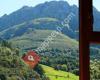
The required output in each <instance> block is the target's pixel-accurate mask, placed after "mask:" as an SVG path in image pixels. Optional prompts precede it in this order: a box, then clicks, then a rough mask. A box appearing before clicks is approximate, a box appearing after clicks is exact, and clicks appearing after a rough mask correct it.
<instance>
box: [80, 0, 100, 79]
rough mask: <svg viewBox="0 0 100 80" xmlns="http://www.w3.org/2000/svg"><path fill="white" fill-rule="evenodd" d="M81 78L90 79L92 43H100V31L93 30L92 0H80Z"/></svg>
mask: <svg viewBox="0 0 100 80" xmlns="http://www.w3.org/2000/svg"><path fill="white" fill-rule="evenodd" d="M79 15H80V18H79V22H80V24H79V25H80V33H79V38H80V39H79V52H80V56H79V57H80V80H90V50H89V45H90V43H100V32H94V31H93V10H92V0H79Z"/></svg>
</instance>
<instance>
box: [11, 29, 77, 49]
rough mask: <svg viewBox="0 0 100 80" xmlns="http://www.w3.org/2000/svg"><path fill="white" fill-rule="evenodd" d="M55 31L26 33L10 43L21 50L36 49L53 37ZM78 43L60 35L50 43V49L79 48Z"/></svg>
mask: <svg viewBox="0 0 100 80" xmlns="http://www.w3.org/2000/svg"><path fill="white" fill-rule="evenodd" d="M52 32H53V30H35V31H32V32H30V33H25V34H24V35H22V36H19V37H15V38H12V39H11V40H10V41H11V42H12V44H13V46H15V47H16V46H18V47H19V48H21V49H27V48H29V49H31V48H32V49H34V48H36V47H39V46H40V44H41V43H42V42H43V41H44V40H45V39H46V38H48V36H50V35H51V33H52ZM77 47H78V42H77V41H75V40H73V39H71V38H69V37H68V36H65V35H64V34H58V35H57V36H56V37H54V38H53V40H52V41H51V42H50V43H49V47H48V48H53V49H59V50H61V49H66V48H77Z"/></svg>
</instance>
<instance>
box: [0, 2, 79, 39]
mask: <svg viewBox="0 0 100 80" xmlns="http://www.w3.org/2000/svg"><path fill="white" fill-rule="evenodd" d="M70 12H73V14H75V16H76V17H73V19H72V20H71V22H70V27H71V28H72V30H73V31H75V30H77V29H78V8H77V6H75V5H73V6H70V5H69V4H68V3H67V2H65V1H50V2H45V3H43V4H39V5H37V6H35V7H28V6H24V7H22V8H21V9H19V10H17V11H15V12H13V13H11V14H10V15H4V16H2V17H1V18H0V31H3V30H5V29H9V28H11V27H13V26H15V25H19V24H22V23H24V22H29V21H31V20H34V19H38V18H48V17H49V18H55V19H57V20H59V22H58V23H59V24H61V22H62V21H64V19H65V18H66V17H67V16H68V14H70ZM75 21H76V22H75ZM58 23H54V24H58ZM50 24H51V25H53V24H52V23H50ZM42 25H45V24H42ZM35 26H37V25H35ZM47 27H48V28H51V26H49V25H47ZM39 29H41V26H39ZM52 29H53V28H52ZM54 29H55V26H54ZM23 30H24V29H23ZM63 32H64V33H65V34H69V35H70V34H73V35H74V32H72V31H70V30H68V29H67V28H66V29H64V30H63ZM71 36H72V35H71ZM72 37H73V36H72Z"/></svg>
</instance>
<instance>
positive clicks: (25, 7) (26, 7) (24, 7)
mask: <svg viewBox="0 0 100 80" xmlns="http://www.w3.org/2000/svg"><path fill="white" fill-rule="evenodd" d="M29 8H30V7H29V6H23V7H22V9H29Z"/></svg>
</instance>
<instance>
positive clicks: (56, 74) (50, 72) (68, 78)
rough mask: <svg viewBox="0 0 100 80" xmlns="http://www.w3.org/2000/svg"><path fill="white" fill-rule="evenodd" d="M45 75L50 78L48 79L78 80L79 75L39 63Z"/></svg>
mask: <svg viewBox="0 0 100 80" xmlns="http://www.w3.org/2000/svg"><path fill="white" fill-rule="evenodd" d="M41 66H42V68H43V70H44V72H45V75H46V76H47V77H49V78H50V80H79V77H78V76H76V75H74V74H72V73H68V72H64V71H60V70H58V71H57V70H54V69H53V68H51V67H48V66H45V65H41Z"/></svg>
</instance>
